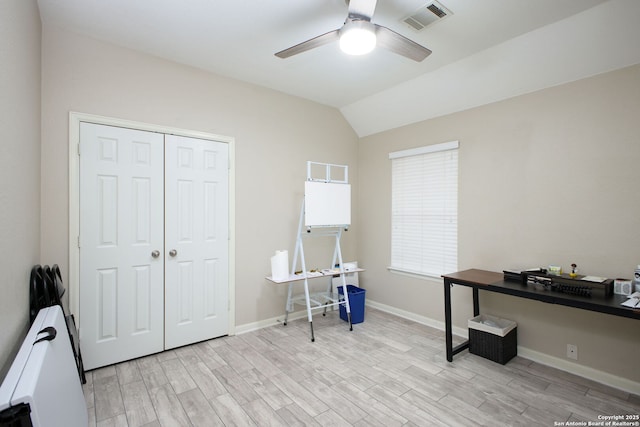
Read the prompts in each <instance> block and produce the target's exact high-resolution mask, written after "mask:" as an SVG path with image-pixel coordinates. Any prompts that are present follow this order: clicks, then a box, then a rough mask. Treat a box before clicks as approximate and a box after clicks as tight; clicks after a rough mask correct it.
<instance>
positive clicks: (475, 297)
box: [473, 288, 480, 317]
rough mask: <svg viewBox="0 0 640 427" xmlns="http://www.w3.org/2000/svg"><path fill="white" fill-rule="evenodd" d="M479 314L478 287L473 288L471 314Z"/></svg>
mask: <svg viewBox="0 0 640 427" xmlns="http://www.w3.org/2000/svg"><path fill="white" fill-rule="evenodd" d="M478 315H480V299H479V298H478V288H473V316H474V317H475V316H478Z"/></svg>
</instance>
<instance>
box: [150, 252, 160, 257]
mask: <svg viewBox="0 0 640 427" xmlns="http://www.w3.org/2000/svg"><path fill="white" fill-rule="evenodd" d="M151 256H152V257H154V258H158V257H159V256H160V251H153V252H151Z"/></svg>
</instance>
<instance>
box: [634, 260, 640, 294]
mask: <svg viewBox="0 0 640 427" xmlns="http://www.w3.org/2000/svg"><path fill="white" fill-rule="evenodd" d="M633 284H634V285H635V291H636V292H640V265H638V266H637V268H636V271H635V273H634V275H633Z"/></svg>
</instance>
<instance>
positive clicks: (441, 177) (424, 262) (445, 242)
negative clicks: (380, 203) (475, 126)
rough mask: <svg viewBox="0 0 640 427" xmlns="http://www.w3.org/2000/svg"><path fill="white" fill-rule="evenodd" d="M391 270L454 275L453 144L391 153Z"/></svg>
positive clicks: (455, 156) (455, 191)
mask: <svg viewBox="0 0 640 427" xmlns="http://www.w3.org/2000/svg"><path fill="white" fill-rule="evenodd" d="M389 158H390V159H391V180H392V183H391V194H392V195H391V198H392V203H391V205H392V207H391V266H390V268H391V269H394V270H400V271H405V272H409V273H416V274H421V275H427V276H434V277H439V276H441V275H442V274H445V273H452V272H454V271H457V270H458V141H452V142H447V143H444V144H436V145H430V146H427V147H421V148H416V149H411V150H404V151H398V152H395V153H390V154H389Z"/></svg>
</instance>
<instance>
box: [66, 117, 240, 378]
mask: <svg viewBox="0 0 640 427" xmlns="http://www.w3.org/2000/svg"><path fill="white" fill-rule="evenodd" d="M228 196H229V195H228V146H227V144H225V143H220V142H215V141H207V140H201V139H195V138H185V137H177V136H173V135H163V134H159V133H154V132H146V131H138V130H132V129H124V128H118V127H113V126H104V125H97V124H90V123H81V125H80V239H79V243H80V295H79V297H80V345H81V348H82V354H83V359H84V362H85V368H86V369H93V368H96V367H99V366H105V365H109V364H113V363H117V362H120V361H123V360H128V359H133V358H136V357H140V356H144V355H147V354H151V353H156V352H159V351H162V350H164V349H169V348H174V347H178V346H181V345H185V344H189V343H193V342H197V341H202V340H206V339H210V338H214V337H218V336H222V335H226V334H227V333H228V255H229V254H228V228H229V227H228Z"/></svg>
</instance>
